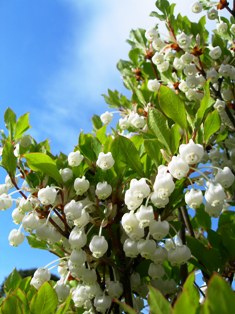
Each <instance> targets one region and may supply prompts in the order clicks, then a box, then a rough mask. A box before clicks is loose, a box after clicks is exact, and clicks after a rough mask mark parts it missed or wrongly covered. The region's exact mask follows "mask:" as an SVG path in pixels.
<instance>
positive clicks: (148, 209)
mask: <svg viewBox="0 0 235 314" xmlns="http://www.w3.org/2000/svg"><path fill="white" fill-rule="evenodd" d="M136 218H137V219H138V220H139V226H140V228H145V227H147V226H149V224H150V221H152V220H154V212H153V207H152V206H144V205H141V206H140V208H139V209H138V210H137V212H136Z"/></svg>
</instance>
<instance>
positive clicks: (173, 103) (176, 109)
mask: <svg viewBox="0 0 235 314" xmlns="http://www.w3.org/2000/svg"><path fill="white" fill-rule="evenodd" d="M158 96H159V105H160V108H161V109H162V111H163V112H164V113H165V115H166V116H167V117H168V118H170V119H172V120H173V121H175V122H176V123H178V124H179V126H180V127H181V128H182V129H187V116H186V110H185V106H184V102H183V101H182V100H181V99H180V97H179V96H178V95H177V94H175V92H174V91H173V90H171V89H170V88H169V87H166V86H163V85H161V87H160V89H159V93H158Z"/></svg>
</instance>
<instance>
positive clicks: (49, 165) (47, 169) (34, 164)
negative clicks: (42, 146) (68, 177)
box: [24, 153, 62, 183]
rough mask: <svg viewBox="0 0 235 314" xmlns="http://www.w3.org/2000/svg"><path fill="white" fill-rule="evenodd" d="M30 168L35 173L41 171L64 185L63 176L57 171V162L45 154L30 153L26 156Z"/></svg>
mask: <svg viewBox="0 0 235 314" xmlns="http://www.w3.org/2000/svg"><path fill="white" fill-rule="evenodd" d="M24 157H25V159H26V161H27V163H28V166H29V168H30V169H32V170H33V171H40V172H42V173H43V174H47V175H48V176H50V177H51V178H53V179H55V180H56V181H57V182H58V183H62V178H61V175H60V173H59V171H58V169H57V166H56V162H55V161H54V160H53V159H52V158H51V157H50V156H48V155H46V154H43V153H29V154H25V155H24Z"/></svg>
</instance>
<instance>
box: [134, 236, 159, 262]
mask: <svg viewBox="0 0 235 314" xmlns="http://www.w3.org/2000/svg"><path fill="white" fill-rule="evenodd" d="M137 249H138V251H139V253H140V255H141V256H142V257H144V258H146V259H151V257H152V256H153V254H154V251H155V250H156V242H155V241H154V240H149V239H148V240H147V239H140V240H139V241H138V243H137Z"/></svg>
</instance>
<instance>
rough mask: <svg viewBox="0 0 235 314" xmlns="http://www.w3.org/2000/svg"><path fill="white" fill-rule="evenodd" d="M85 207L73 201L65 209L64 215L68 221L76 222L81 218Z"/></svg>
mask: <svg viewBox="0 0 235 314" xmlns="http://www.w3.org/2000/svg"><path fill="white" fill-rule="evenodd" d="M82 208H83V205H82V203H81V202H76V201H75V200H71V201H70V202H69V203H67V204H66V205H65V207H64V213H65V216H66V218H67V219H68V220H75V219H77V218H79V217H80V216H81V212H82Z"/></svg>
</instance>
